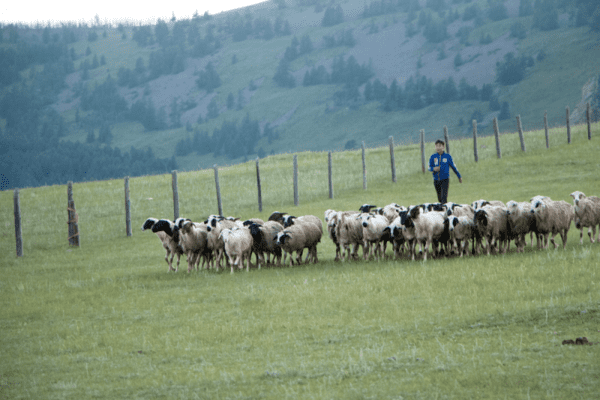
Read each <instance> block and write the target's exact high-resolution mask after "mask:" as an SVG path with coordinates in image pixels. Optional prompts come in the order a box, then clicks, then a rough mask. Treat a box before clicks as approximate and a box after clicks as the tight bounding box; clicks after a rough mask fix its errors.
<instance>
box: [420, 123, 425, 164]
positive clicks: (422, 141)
mask: <svg viewBox="0 0 600 400" xmlns="http://www.w3.org/2000/svg"><path fill="white" fill-rule="evenodd" d="M421 170H422V171H423V173H425V129H421Z"/></svg>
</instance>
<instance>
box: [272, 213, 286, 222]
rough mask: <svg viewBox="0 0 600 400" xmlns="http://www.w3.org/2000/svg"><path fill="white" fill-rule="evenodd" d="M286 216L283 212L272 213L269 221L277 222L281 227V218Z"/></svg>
mask: <svg viewBox="0 0 600 400" xmlns="http://www.w3.org/2000/svg"><path fill="white" fill-rule="evenodd" d="M284 215H287V213H285V212H279V211H273V212H272V213H271V215H269V221H277V222H279V223H280V224H281V225H283V216H284Z"/></svg>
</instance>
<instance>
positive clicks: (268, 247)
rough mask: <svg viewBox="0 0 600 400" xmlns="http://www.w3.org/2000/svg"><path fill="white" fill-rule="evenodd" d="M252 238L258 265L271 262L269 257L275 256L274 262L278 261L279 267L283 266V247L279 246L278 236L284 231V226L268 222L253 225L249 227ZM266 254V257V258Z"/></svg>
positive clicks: (253, 250)
mask: <svg viewBox="0 0 600 400" xmlns="http://www.w3.org/2000/svg"><path fill="white" fill-rule="evenodd" d="M248 229H249V230H250V235H251V236H252V252H254V254H256V260H257V261H256V264H257V266H258V268H260V266H261V264H266V263H267V262H269V256H270V255H272V256H273V262H275V259H277V265H281V247H280V246H278V245H277V234H278V233H279V232H281V231H282V230H283V226H281V224H280V223H279V222H276V221H267V222H265V223H264V224H262V225H260V224H256V223H253V224H251V225H249V226H248ZM265 253H266V257H265Z"/></svg>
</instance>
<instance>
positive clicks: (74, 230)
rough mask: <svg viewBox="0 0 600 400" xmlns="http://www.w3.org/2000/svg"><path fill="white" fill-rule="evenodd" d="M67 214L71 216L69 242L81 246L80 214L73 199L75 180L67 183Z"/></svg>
mask: <svg viewBox="0 0 600 400" xmlns="http://www.w3.org/2000/svg"><path fill="white" fill-rule="evenodd" d="M67 198H68V203H67V216H68V218H69V220H68V224H69V244H70V245H71V246H77V247H79V226H78V225H77V224H78V222H79V216H78V215H77V211H76V210H75V201H73V182H72V181H69V182H68V183H67Z"/></svg>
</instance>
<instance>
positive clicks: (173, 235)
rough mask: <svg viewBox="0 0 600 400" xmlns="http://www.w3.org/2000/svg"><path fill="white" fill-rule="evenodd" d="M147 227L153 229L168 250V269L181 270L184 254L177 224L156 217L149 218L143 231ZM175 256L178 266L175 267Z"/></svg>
mask: <svg viewBox="0 0 600 400" xmlns="http://www.w3.org/2000/svg"><path fill="white" fill-rule="evenodd" d="M147 229H151V230H152V232H154V233H156V236H158V238H159V239H160V241H161V243H162V245H163V248H164V249H165V251H166V255H165V261H166V262H167V265H168V266H169V269H168V271H169V272H170V271H175V272H177V271H178V270H179V261H180V258H181V255H182V254H183V249H182V248H181V245H180V244H179V229H178V228H177V225H175V224H174V223H173V221H169V220H168V219H160V220H158V219H156V218H148V219H147V220H146V221H145V222H144V224H143V225H142V230H143V231H145V230H147ZM169 256H170V257H169ZM175 256H177V267H176V268H173V258H174V257H175Z"/></svg>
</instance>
